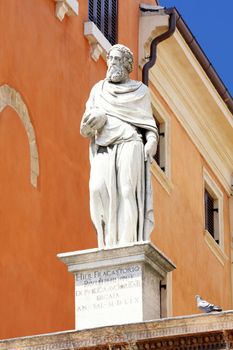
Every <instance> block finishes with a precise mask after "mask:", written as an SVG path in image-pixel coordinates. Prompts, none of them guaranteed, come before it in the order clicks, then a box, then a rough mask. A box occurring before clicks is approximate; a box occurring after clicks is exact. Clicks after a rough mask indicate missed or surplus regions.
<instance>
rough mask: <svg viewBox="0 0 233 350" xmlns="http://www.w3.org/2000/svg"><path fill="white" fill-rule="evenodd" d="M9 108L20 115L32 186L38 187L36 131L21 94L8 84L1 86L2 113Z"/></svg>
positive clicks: (0, 103)
mask: <svg viewBox="0 0 233 350" xmlns="http://www.w3.org/2000/svg"><path fill="white" fill-rule="evenodd" d="M7 106H10V107H12V108H13V109H14V110H15V111H16V113H17V114H18V116H19V118H20V120H21V122H22V124H23V126H24V128H25V130H26V133H27V137H28V142H29V150H30V167H31V171H30V172H31V174H30V178H31V184H32V186H34V187H37V178H38V176H39V159H38V150H37V143H36V137H35V131H34V128H33V125H32V123H31V120H30V116H29V113H28V109H27V106H26V104H25V103H24V101H23V99H22V97H21V95H20V93H19V92H18V91H16V90H15V89H13V88H12V87H10V86H9V85H7V84H4V85H2V86H0V112H2V111H3V109H4V108H5V107H7Z"/></svg>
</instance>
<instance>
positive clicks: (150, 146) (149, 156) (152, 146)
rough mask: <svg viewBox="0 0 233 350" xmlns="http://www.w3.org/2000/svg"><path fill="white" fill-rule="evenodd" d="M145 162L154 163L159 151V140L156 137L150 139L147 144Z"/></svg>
mask: <svg viewBox="0 0 233 350" xmlns="http://www.w3.org/2000/svg"><path fill="white" fill-rule="evenodd" d="M144 150H145V161H147V160H149V161H150V163H152V161H153V157H154V155H155V154H156V150H157V140H156V138H154V137H149V138H148V140H147V142H146V144H145V148H144Z"/></svg>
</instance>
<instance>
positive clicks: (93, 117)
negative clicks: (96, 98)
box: [84, 108, 107, 130]
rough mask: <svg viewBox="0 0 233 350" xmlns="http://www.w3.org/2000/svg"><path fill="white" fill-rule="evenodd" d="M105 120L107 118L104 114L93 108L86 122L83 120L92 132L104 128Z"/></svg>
mask: <svg viewBox="0 0 233 350" xmlns="http://www.w3.org/2000/svg"><path fill="white" fill-rule="evenodd" d="M106 120H107V116H106V114H105V112H104V111H103V110H101V109H99V108H95V109H92V110H91V113H90V115H89V116H88V118H87V120H86V121H85V120H84V123H86V125H87V126H89V127H90V128H91V129H93V130H99V129H101V128H102V127H103V126H104V124H105V123H106Z"/></svg>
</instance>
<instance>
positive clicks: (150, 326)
mask: <svg viewBox="0 0 233 350" xmlns="http://www.w3.org/2000/svg"><path fill="white" fill-rule="evenodd" d="M232 346H233V311H225V312H220V313H218V314H216V313H211V314H205V315H203V314H199V315H190V316H182V317H174V318H167V319H160V320H155V321H149V322H140V323H133V324H123V325H119V326H109V327H99V328H94V329H90V330H88V329H87V330H83V331H75V330H74V331H65V332H58V333H51V334H44V335H43V334H42V335H37V336H32V337H23V338H18V339H17V338H15V339H8V340H2V341H0V350H16V349H17V350H21V349H22V350H38V349H39V350H51V349H63V350H68V349H83V350H84V349H92V350H94V349H96V350H97V349H98V350H109V349H110V350H145V349H148V350H153V349H160V350H168V349H169V350H173V349H177V350H199V349H226V348H227V349H231V348H232Z"/></svg>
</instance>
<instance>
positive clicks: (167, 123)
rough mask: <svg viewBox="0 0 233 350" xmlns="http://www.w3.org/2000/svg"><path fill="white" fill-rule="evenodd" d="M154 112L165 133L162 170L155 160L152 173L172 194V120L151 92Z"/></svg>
mask: <svg viewBox="0 0 233 350" xmlns="http://www.w3.org/2000/svg"><path fill="white" fill-rule="evenodd" d="M151 103H152V111H153V114H154V116H155V117H156V119H157V120H158V122H159V123H160V124H162V130H161V131H162V132H164V139H163V143H162V152H161V154H160V156H161V160H162V166H164V168H165V170H162V169H161V168H160V166H159V165H158V164H157V162H156V161H155V160H154V161H153V163H152V167H151V172H152V174H153V175H154V177H155V178H156V179H157V180H158V181H159V182H160V184H161V185H162V186H163V188H164V189H165V190H166V191H167V192H168V193H169V194H170V192H171V190H172V188H173V184H172V182H171V159H170V154H171V118H170V115H169V114H168V112H167V110H166V109H165V107H164V106H163V105H162V103H161V102H160V101H159V100H158V99H157V98H156V97H155V95H154V94H153V92H152V91H151Z"/></svg>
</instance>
